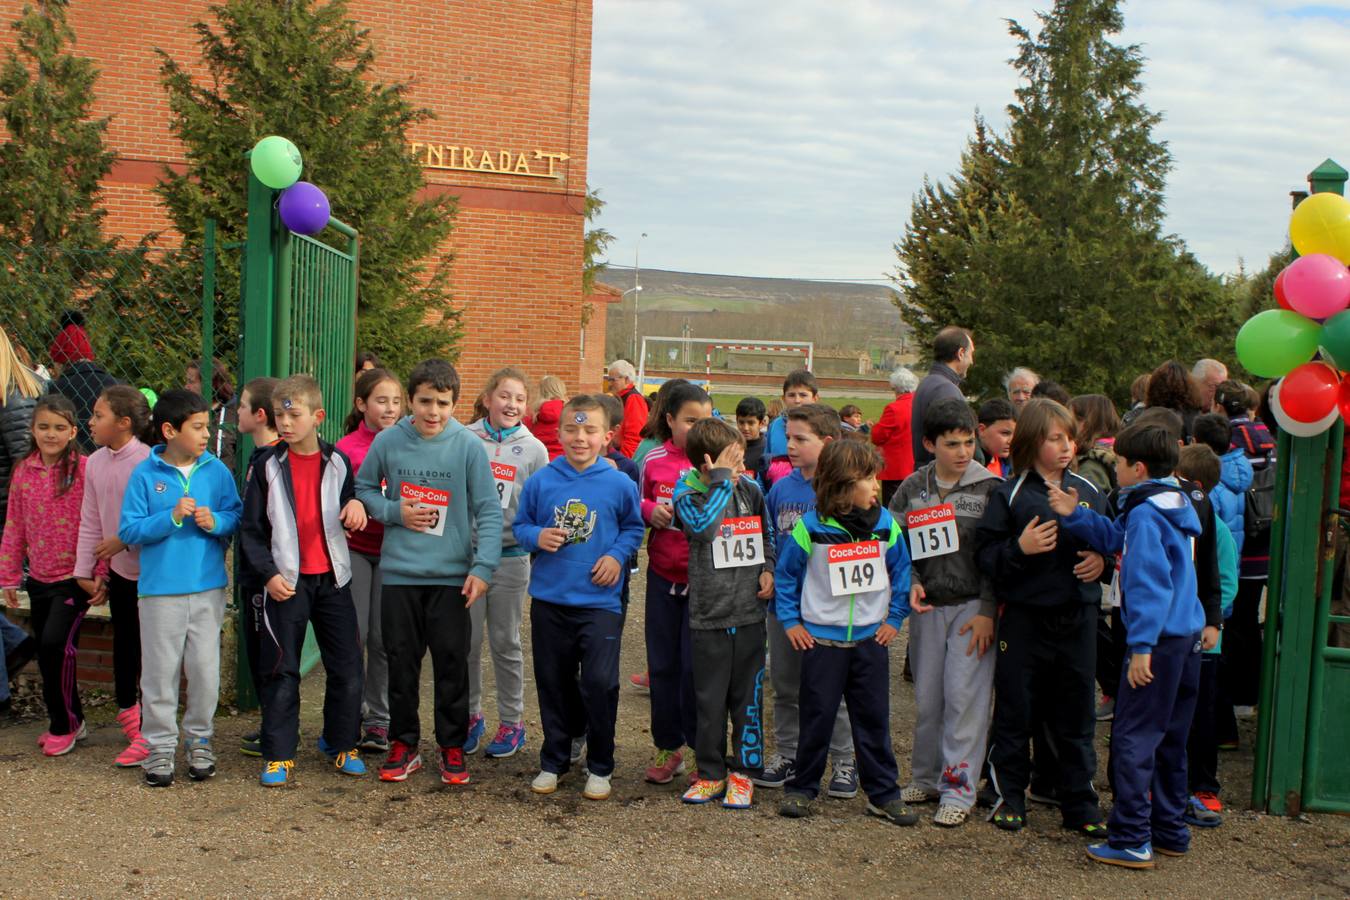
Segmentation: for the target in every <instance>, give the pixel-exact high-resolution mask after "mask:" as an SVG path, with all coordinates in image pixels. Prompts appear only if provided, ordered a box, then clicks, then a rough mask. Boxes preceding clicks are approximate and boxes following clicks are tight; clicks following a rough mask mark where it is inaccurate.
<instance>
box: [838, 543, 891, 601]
mask: <svg viewBox="0 0 1350 900" xmlns="http://www.w3.org/2000/svg"><path fill="white" fill-rule="evenodd" d="M827 561H828V564H829V571H830V593H832V594H833V595H834V596H836V597H841V596H844V595H847V594H869V593H872V592H873V591H880V590H888V589H889V588H890V586H891V585H890V582H891V578H890V573H889V572H887V571H886V557H885V556H884V555H883V553H882V550H881V543H880V542H879V541H866V542H859V543H854V544H834V545H832V546H830V547H829V548H828V556H827Z"/></svg>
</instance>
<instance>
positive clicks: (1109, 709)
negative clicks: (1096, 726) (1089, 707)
mask: <svg viewBox="0 0 1350 900" xmlns="http://www.w3.org/2000/svg"><path fill="white" fill-rule="evenodd" d="M1115 717H1116V698H1115V697H1103V698H1102V702H1101V703H1098V704H1097V721H1098V722H1110V721H1111V720H1112V719H1114V718H1115Z"/></svg>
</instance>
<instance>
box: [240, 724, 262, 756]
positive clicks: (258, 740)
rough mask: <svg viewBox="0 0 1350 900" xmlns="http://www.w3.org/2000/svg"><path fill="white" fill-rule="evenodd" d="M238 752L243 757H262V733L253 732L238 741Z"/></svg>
mask: <svg viewBox="0 0 1350 900" xmlns="http://www.w3.org/2000/svg"><path fill="white" fill-rule="evenodd" d="M239 752H240V753H242V754H244V755H245V756H262V731H261V730H254V731H250V732H249V733H248V734H246V735H244V736H243V737H242V738H241V739H240V741H239Z"/></svg>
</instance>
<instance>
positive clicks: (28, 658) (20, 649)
mask: <svg viewBox="0 0 1350 900" xmlns="http://www.w3.org/2000/svg"><path fill="white" fill-rule="evenodd" d="M36 655H37V641H35V640H33V639H32V638H31V637H26V638H24V639H23V640H21V641H19V643H18V645H17V646H16V647H15V648H14V649H13V650H11V651H9V652H8V653H6V654H5V678H6V680H7V681H13V680H14V676H15V675H18V674H19V673H20V672H21V671H23V667H24V666H26V665H28V664H29V663H30V662H32V661H33V657H34V656H36Z"/></svg>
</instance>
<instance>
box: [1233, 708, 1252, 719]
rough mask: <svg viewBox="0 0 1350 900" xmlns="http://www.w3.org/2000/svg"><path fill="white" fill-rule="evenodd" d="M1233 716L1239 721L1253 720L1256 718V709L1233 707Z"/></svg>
mask: <svg viewBox="0 0 1350 900" xmlns="http://www.w3.org/2000/svg"><path fill="white" fill-rule="evenodd" d="M1233 715H1235V716H1237V717H1238V718H1239V719H1253V718H1255V717H1256V707H1255V706H1235V707H1233Z"/></svg>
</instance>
